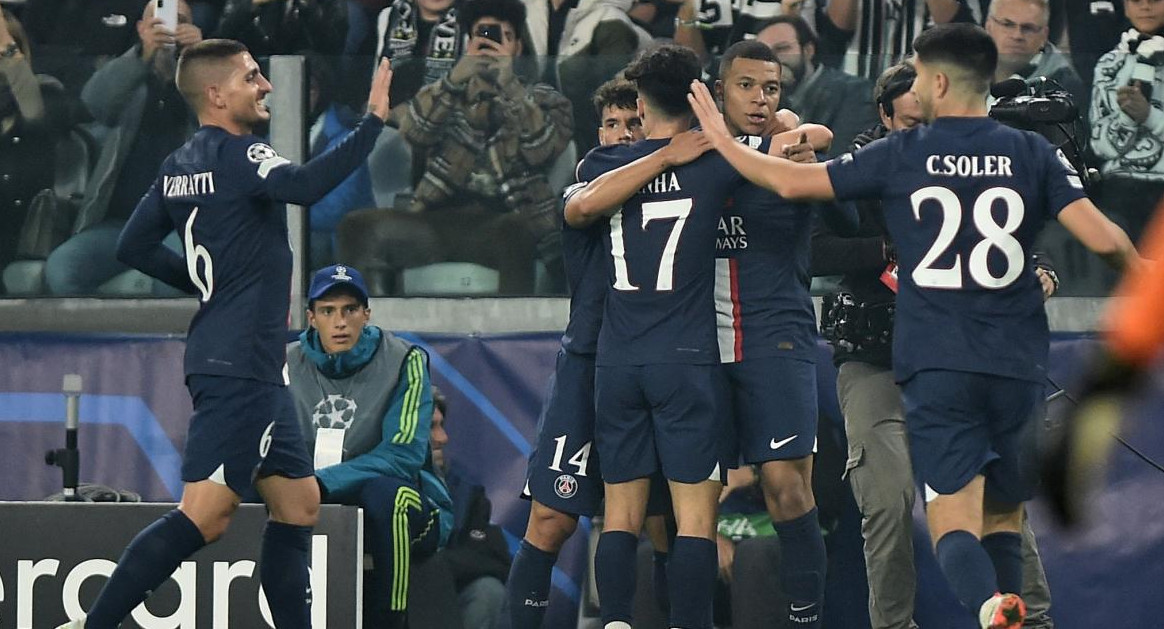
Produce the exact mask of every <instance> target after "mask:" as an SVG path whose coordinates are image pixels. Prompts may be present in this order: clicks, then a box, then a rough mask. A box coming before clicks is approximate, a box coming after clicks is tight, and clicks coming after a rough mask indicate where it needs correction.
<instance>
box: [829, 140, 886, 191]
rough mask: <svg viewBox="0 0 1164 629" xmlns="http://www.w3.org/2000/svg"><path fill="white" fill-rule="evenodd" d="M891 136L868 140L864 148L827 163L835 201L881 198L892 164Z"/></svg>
mask: <svg viewBox="0 0 1164 629" xmlns="http://www.w3.org/2000/svg"><path fill="white" fill-rule="evenodd" d="M889 140H890V138H882V139H880V140H876V141H874V142H870V143H869V144H867V145H866V146H865V147H864V148H862V149H861V150H859V151H855V152H853V153H846V154H844V155H841V156H840V157H837V158H836V159H832V160H830V161H829V162H828V164H827V168H828V173H829V180H830V181H831V182H832V184H833V192H834V194H835V195H836V198H837V200H838V201H851V200H854V199H862V198H869V197H880V196H881V191H882V189H883V188H884V187H885V184H886V183H887V182H888V181H889V177H888V174H889V170H890V168H892V165H893V147H892V146H891V143H890V141H889Z"/></svg>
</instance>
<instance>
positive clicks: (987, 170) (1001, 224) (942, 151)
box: [690, 24, 1139, 629]
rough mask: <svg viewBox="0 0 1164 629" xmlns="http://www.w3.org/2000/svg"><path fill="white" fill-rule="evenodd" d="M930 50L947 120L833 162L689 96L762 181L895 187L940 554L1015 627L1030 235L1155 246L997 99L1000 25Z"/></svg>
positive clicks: (903, 340)
mask: <svg viewBox="0 0 1164 629" xmlns="http://www.w3.org/2000/svg"><path fill="white" fill-rule="evenodd" d="M914 50H915V51H916V53H917V57H916V60H915V63H916V66H917V74H918V76H917V79H916V80H915V81H914V86H913V91H914V92H915V93H916V94H917V97H918V100H919V102H920V104H921V106H922V111H923V114H924V116H925V118H926V120H927V121H929V122H930V124H929V125H928V126H925V127H919V128H915V129H912V130H908V131H902V132H899V133H894V134H892V135H890V136H888V137H887V138H884V139H882V140H878V141H876V142H873V143H871V144H869V145H867V146H866V147H865V148H863V149H861V150H860V151H858V152H856V153H853V154H850V155H845V156H842V157H840V158H838V159H836V160H833V161H831V162H829V163H828V164H827V165H826V164H795V163H791V162H788V161H787V160H775V159H771V158H768V157H767V156H764V155H759V154H757V153H756V152H755V151H749V150H744V147H740V146H738V145H737V144H736V143H735V142H734V141H732V138H731V136H730V134H729V133H728V130H727V128H726V126H725V125H724V123H723V120H722V118H721V117H720V116H719V114H718V112H717V111H716V109H715V103H714V101H713V100H712V99H711V95H710V94H709V93H708V92H707V89H706V88H705V87H704V86H702V85H701V84H698V83H693V84H692V91H693V94H692V95H691V97H690V99H691V102H692V103H693V106H694V109H695V112H696V114H697V115H698V116H699V119H700V122H701V123H702V124H703V126H704V130H705V133H706V134H707V137H708V139H709V141H711V142H712V143H713V145H714V146H715V147H716V149H717V150H719V151H720V153H721V154H723V155H724V156H725V157H726V158H727V159H728V160H729V161H730V162H731V163H732V164H733V165H735V166H736V167H737V168H738V169H740V172H741V173H743V174H744V175H745V176H747V177H748V179H750V180H752V181H753V182H755V183H757V184H760V185H763V186H765V187H768V188H770V189H772V190H774V191H776V192H777V193H778V194H780V195H781V196H784V197H786V198H816V199H828V198H833V197H836V198H839V199H842V200H844V199H856V198H877V197H880V198H881V199H882V202H883V204H884V207H885V218H886V223H887V227H888V229H889V231H890V234H891V235H892V236H893V239H894V242H895V243H896V244H897V252H898V263H899V269H900V270H899V276H898V277H899V293H898V297H897V300H898V302H897V303H898V308H897V317H896V322H895V330H894V347H893V362H894V371H895V376H896V379H897V381H898V382H899V383H901V385H902V388H903V394H904V401H905V409H906V418H907V420H906V423H907V426H908V429H909V431H910V439H911V445H912V446H913V452H914V458H915V461H914V463H915V468H916V469H915V472H916V474H915V476H916V478H917V481H918V482H919V484H922V485H923V487H924V490H925V498H926V502H927V519H928V523H929V528H930V534H931V537H932V539H933V540H934V542H935V543H934V546H935V550H936V554H937V557H938V562H939V564H940V566H941V568H942V571H943V572H944V573H945V575H946V577H947V579H948V580H949V581H950V584H951V586H952V587H953V590H954V592H955V594H956V595H957V596H958V598H959V600H961V601H962V603H963V604H964V605H965V606H966V607H967V608H968V609H969V610H971V611H972V612H973V613H975V614H976V615H977V616H978V618H979V622H980V624H981V626H982V627H989V628H991V629H1013V628H1017V627H1019V626H1021V624H1022V621H1023V616H1024V614H1025V609H1024V605H1023V603H1022V600H1021V598H1019V596H1018V595H1017V594H1016V593H1017V592H1019V591H1020V590H1021V587H1022V556H1021V552H1020V550H1019V544H1020V541H1019V540H1020V536H1019V530H1020V527H1021V524H1022V513H1023V508H1022V504H1023V502H1024V501H1026V500H1028V499H1029V498H1030V497H1031V496H1032V494H1033V491H1034V476H1035V475H1034V470H1033V469H1032V463H1033V459H1034V442H1033V439H1034V435H1035V430H1034V429H1035V426H1036V419H1037V418H1038V417H1040V416H1041V415H1042V413H1043V411H1044V401H1043V386H1044V385H1043V378H1044V373H1045V363H1046V359H1047V351H1048V337H1049V332H1048V327H1047V318H1046V313H1045V311H1044V309H1043V304H1042V290H1041V288H1040V286H1039V280H1038V278H1037V276H1036V274H1035V273H1034V272H1033V271H1032V270H1031V268H1030V264H1031V256H1030V254H1029V251H1030V246H1031V243H1032V242H1033V240H1034V238H1035V236H1036V234H1037V233H1038V231H1039V229H1040V228H1041V226H1042V223H1043V222H1044V221H1045V220H1046V219H1048V218H1057V219H1058V220H1059V221H1060V222H1061V223H1063V225H1064V226H1065V227H1066V228H1067V229H1068V230H1069V231H1071V232H1072V233H1073V234H1074V235H1075V236H1076V237H1077V238H1079V240H1080V241H1082V242H1083V244H1084V245H1085V246H1087V247H1088V248H1089V249H1091V250H1092V251H1094V252H1096V253H1098V254H1099V255H1101V256H1102V257H1103V258H1104V259H1105V260H1106V261H1108V262H1109V263H1111V264H1112V265H1113V266H1116V267H1117V268H1124V267H1127V266H1134V265H1136V264H1138V262H1139V257H1138V256H1137V254H1136V252H1135V249H1134V247H1133V246H1132V244H1131V242H1130V241H1129V240H1128V238H1127V235H1126V234H1124V233H1123V231H1122V230H1120V229H1119V228H1118V227H1116V226H1115V225H1114V224H1113V223H1112V222H1111V221H1109V220H1108V219H1107V218H1105V217H1104V216H1103V215H1102V214H1101V213H1100V212H1099V211H1098V210H1097V209H1096V208H1095V206H1094V205H1093V204H1092V203H1091V201H1089V200H1088V199H1087V198H1086V196H1085V195H1084V193H1083V186H1082V183H1081V182H1080V180H1079V177H1078V175H1077V174H1076V173H1075V172H1074V171H1073V170H1072V168H1071V166H1070V163H1069V162H1068V161H1067V160H1066V158H1065V157H1064V156H1063V155H1062V153H1060V152H1058V151H1056V150H1055V149H1054V147H1052V146H1051V144H1050V143H1049V142H1047V141H1046V140H1045V139H1044V138H1043V137H1042V136H1039V135H1037V134H1035V133H1031V132H1026V131H1019V130H1016V129H1012V128H1009V127H1005V126H1003V125H1001V124H999V123H997V122H995V121H993V120H991V119H989V118H988V117H987V116H986V93H987V90H988V87H989V84H990V80H991V77H992V76H993V72H994V68H995V65H996V64H997V59H998V52H997V49H996V48H995V46H994V42H993V41H992V40H991V39H990V36H989V35H987V34H986V32H985V31H984V30H982V29H981V28H980V27H978V26H974V25H969V24H947V25H939V26H936V27H934V28H932V29H930V30H928V31H926V32H925V33H923V34H922V35H921V36H919V37H918V38H917V40H916V41H915V42H914ZM984 537H992V539H991V540H990V543H989V544H983V543H982V542H981V541H980V540H982V539H983V538H984Z"/></svg>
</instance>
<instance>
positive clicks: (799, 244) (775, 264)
mask: <svg viewBox="0 0 1164 629" xmlns="http://www.w3.org/2000/svg"><path fill="white" fill-rule="evenodd" d="M811 240H812V207H811V206H810V205H807V204H804V203H793V202H791V201H788V200H786V199H784V198H781V197H780V196H778V195H776V194H773V193H772V192H769V191H768V190H766V189H764V188H760V187H758V186H755V185H752V184H747V185H745V186H743V187H742V188H740V189H739V190H738V191H737V192H736V193H735V196H734V197H733V198H732V199H731V201H730V202H729V204H728V206H727V207H726V208H724V210H723V216H722V217H721V218H720V219H719V235H718V236H717V238H716V242H715V248H716V258H717V259H716V261H715V265H716V266H715V309H716V323H717V324H718V338H719V358H720V362H725V363H733V362H739V361H742V360H748V359H751V358H768V357H771V356H788V357H792V358H802V359H806V360H807V359H811V358H813V356H814V353H813V352H815V350H816V345H815V343H816V320H815V314H814V313H815V311H814V310H813V308H812V297H811V296H810V295H809V292H808V291H809V284H810V282H811V276H810V275H809V270H808V267H809V256H810V249H809V246H810V242H811Z"/></svg>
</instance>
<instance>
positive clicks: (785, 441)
mask: <svg viewBox="0 0 1164 629" xmlns="http://www.w3.org/2000/svg"><path fill="white" fill-rule="evenodd" d="M799 436H800V435H792V436H791V437H789V438H787V439H781V440H780V441H776V440H775V439H773V440H772V441H771V442H770V443H769V444H768V447H770V448H772V449H773V450H779V449H780V448H783V447H784V446H786V445H788V444H789V442H791V441H792V440H793V439H795V438H797V437H799ZM806 609H807V608H806Z"/></svg>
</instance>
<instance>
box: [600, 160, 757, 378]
mask: <svg viewBox="0 0 1164 629" xmlns="http://www.w3.org/2000/svg"><path fill="white" fill-rule="evenodd" d="M668 142H669V140H666V139H659V140H642V141H639V142H636V143H634V144H631V145H613V146H604V147H599V148H597V149H594V150H593V151H591V152H590V154H589V155H587V156H586V158H585V159H584V160H582V163H581V164H580V165H579V167H578V176H579V179H580V180H581V181H591V180H593V179H594V178H595V177H597V176H599V175H601V174H602V173H605V172H607V171H610V170H614V169H616V168H619V167H620V166H623V165H626V164H629V163H630V162H633V161H635V160H637V159H639V158H641V157H644V156H646V155H649V154H651V153H653V152H655V151H656V150H658V149H660V148H662V147H664V146H666V145H667V144H668ZM742 181H743V180H742V178H741V177H740V175H739V174H738V173H737V172H736V171H735V169H733V168H732V167H731V165H730V164H728V163H727V162H726V161H725V160H724V159H723V158H722V157H720V156H719V154H718V153H708V154H705V155H703V156H701V157H700V158H699V159H697V160H695V161H694V162H692V163H690V164H687V165H685V166H680V167H678V168H675V169H672V170H668V171H666V172H664V173H663V174H661V175H659V176H658V177H657V178H655V179H654V180H653V181H651V182H650V183H648V184H647V185H646V186H645V187H644V188H643V189H642V190H640V191H639V192H638V193H637V194H635V195H634V196H633V197H631V198H630V199H629V200H627V202H626V203H624V204H623V206H622V209H621V210H620V211H618V212H617V213H615V214H614V215H613V216H611V217H610V220H609V230H608V237H607V238H605V239H604V243H603V244H604V252H605V254H606V255H605V258H606V259H605V263H606V267H607V279H608V282H609V284H608V286H609V292H608V293H607V295H606V307H605V309H604V314H603V320H602V329H601V332H600V333H599V339H598V356H597V364H599V365H650V364H667V363H672V364H714V363H717V362H719V358H718V356H719V354H718V351H717V349H716V339H715V302H714V286H715V281H714V276H715V235H716V231H717V228H718V226H719V217H720V211H721V210H722V209H723V205H724V203H725V202H726V201H727V199H728V197H729V196H731V194H732V193H733V192H734V191H735V190H736V189H737V188H738V187H739V186H740V184H741V182H742Z"/></svg>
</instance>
